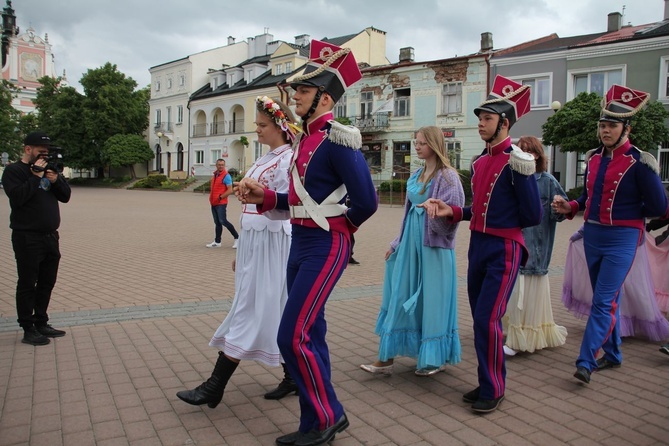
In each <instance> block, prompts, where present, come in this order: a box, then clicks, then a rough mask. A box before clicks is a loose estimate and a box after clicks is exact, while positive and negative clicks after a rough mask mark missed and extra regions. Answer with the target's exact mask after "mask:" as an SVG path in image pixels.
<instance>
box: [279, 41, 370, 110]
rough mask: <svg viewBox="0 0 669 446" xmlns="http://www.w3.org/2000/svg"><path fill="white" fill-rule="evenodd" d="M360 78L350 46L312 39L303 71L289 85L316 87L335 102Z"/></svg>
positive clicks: (294, 86) (293, 86) (360, 74)
mask: <svg viewBox="0 0 669 446" xmlns="http://www.w3.org/2000/svg"><path fill="white" fill-rule="evenodd" d="M360 79H362V73H360V69H359V68H358V63H357V62H356V61H355V57H353V52H352V51H351V49H350V48H340V47H338V46H337V45H333V44H331V43H328V42H322V41H320V40H315V39H314V40H312V41H311V47H310V49H309V62H308V63H307V67H306V68H305V69H304V73H302V75H301V76H298V77H296V78H295V79H293V80H292V81H291V83H290V86H291V87H292V88H293V89H296V88H297V86H299V85H308V86H310V87H316V88H318V89H319V91H320V92H321V93H322V92H325V93H327V94H329V95H330V96H332V99H333V100H334V101H335V102H337V101H338V100H339V98H341V97H342V96H343V95H344V92H346V89H347V88H348V87H350V86H351V85H353V84H355V83H356V82H358V81H359V80H360Z"/></svg>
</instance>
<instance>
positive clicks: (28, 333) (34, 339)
mask: <svg viewBox="0 0 669 446" xmlns="http://www.w3.org/2000/svg"><path fill="white" fill-rule="evenodd" d="M21 342H23V343H24V344H30V345H47V344H48V343H49V342H51V339H49V338H47V337H46V336H44V335H42V334H41V333H40V332H39V331H37V329H36V328H35V327H30V328H25V329H24V331H23V339H21Z"/></svg>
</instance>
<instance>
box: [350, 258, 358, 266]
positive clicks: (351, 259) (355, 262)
mask: <svg viewBox="0 0 669 446" xmlns="http://www.w3.org/2000/svg"><path fill="white" fill-rule="evenodd" d="M348 263H349V264H351V265H360V262H358V261H357V260H355V259H354V258H353V257H350V258H349V259H348Z"/></svg>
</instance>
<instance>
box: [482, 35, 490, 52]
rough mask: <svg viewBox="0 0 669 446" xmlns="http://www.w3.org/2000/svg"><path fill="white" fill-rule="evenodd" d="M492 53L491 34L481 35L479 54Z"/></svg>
mask: <svg viewBox="0 0 669 446" xmlns="http://www.w3.org/2000/svg"><path fill="white" fill-rule="evenodd" d="M487 51H492V33H491V32H485V33H481V52H482V53H485V52H487Z"/></svg>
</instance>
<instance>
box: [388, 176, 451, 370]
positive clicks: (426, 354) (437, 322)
mask: <svg viewBox="0 0 669 446" xmlns="http://www.w3.org/2000/svg"><path fill="white" fill-rule="evenodd" d="M420 172H421V171H420V170H419V171H418V172H416V174H414V175H412V176H411V178H409V180H408V182H407V196H408V199H409V201H410V203H411V207H410V209H409V211H408V212H407V214H406V217H405V221H404V230H403V232H402V238H401V241H400V244H399V245H398V246H397V249H396V250H395V252H393V253H392V254H391V255H390V257H389V258H388V260H387V261H386V272H385V279H384V282H383V300H382V302H381V311H380V312H379V317H378V320H377V322H376V329H375V333H376V334H377V335H379V336H380V337H381V340H380V342H379V360H381V361H387V360H388V359H391V358H394V357H396V356H408V357H412V358H418V364H417V366H416V368H417V369H424V368H436V367H440V366H441V365H443V364H457V363H458V362H460V356H461V351H462V350H461V347H460V337H459V335H458V315H457V275H456V265H455V253H454V250H453V249H444V248H432V247H429V246H424V245H423V236H424V232H425V220H424V219H425V218H427V217H426V215H425V210H424V209H423V208H418V207H416V205H417V204H420V203H422V202H424V201H425V200H427V199H428V198H429V189H430V183H428V185H427V187H426V188H425V192H423V193H422V194H421V193H420V192H421V189H422V188H423V184H422V183H419V182H418V178H419V174H420Z"/></svg>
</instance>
